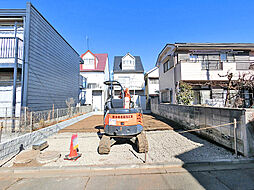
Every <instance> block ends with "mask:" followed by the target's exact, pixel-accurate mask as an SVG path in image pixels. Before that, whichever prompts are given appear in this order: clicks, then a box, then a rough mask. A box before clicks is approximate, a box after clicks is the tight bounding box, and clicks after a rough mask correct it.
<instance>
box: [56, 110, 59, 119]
mask: <svg viewBox="0 0 254 190" xmlns="http://www.w3.org/2000/svg"><path fill="white" fill-rule="evenodd" d="M58 117H59V115H58V108H57V109H56V121H57V122H58V121H59V118H58Z"/></svg>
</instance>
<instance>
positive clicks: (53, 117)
mask: <svg viewBox="0 0 254 190" xmlns="http://www.w3.org/2000/svg"><path fill="white" fill-rule="evenodd" d="M52 119H55V104H53V110H52Z"/></svg>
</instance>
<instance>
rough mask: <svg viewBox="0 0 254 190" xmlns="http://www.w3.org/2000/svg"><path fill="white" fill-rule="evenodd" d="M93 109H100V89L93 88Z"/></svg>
mask: <svg viewBox="0 0 254 190" xmlns="http://www.w3.org/2000/svg"><path fill="white" fill-rule="evenodd" d="M92 95H93V110H95V111H96V110H102V91H101V90H93V93H92Z"/></svg>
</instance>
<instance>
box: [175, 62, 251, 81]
mask: <svg viewBox="0 0 254 190" xmlns="http://www.w3.org/2000/svg"><path fill="white" fill-rule="evenodd" d="M252 62H253V61H250V60H239V61H219V60H213V61H192V60H185V61H179V62H178V64H177V65H176V78H177V80H189V81H199V80H202V81H205V80H215V81H216V80H217V81H219V80H226V81H227V80H228V79H227V78H226V77H220V76H219V75H221V76H222V75H225V74H227V72H228V71H230V72H232V73H233V74H234V77H233V80H235V79H237V77H238V76H239V73H240V74H242V73H249V72H251V73H254V71H253V70H251V69H250V68H251V65H252Z"/></svg>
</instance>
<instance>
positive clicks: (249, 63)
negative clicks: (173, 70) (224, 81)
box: [178, 59, 254, 70]
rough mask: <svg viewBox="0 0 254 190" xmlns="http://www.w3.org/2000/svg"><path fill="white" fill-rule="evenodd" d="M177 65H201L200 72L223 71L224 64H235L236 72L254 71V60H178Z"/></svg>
mask: <svg viewBox="0 0 254 190" xmlns="http://www.w3.org/2000/svg"><path fill="white" fill-rule="evenodd" d="M178 63H201V69H202V70H223V66H224V64H226V63H236V68H235V69H236V70H254V60H244V59H239V60H235V59H232V60H198V59H193V60H192V59H186V60H179V61H178Z"/></svg>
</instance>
